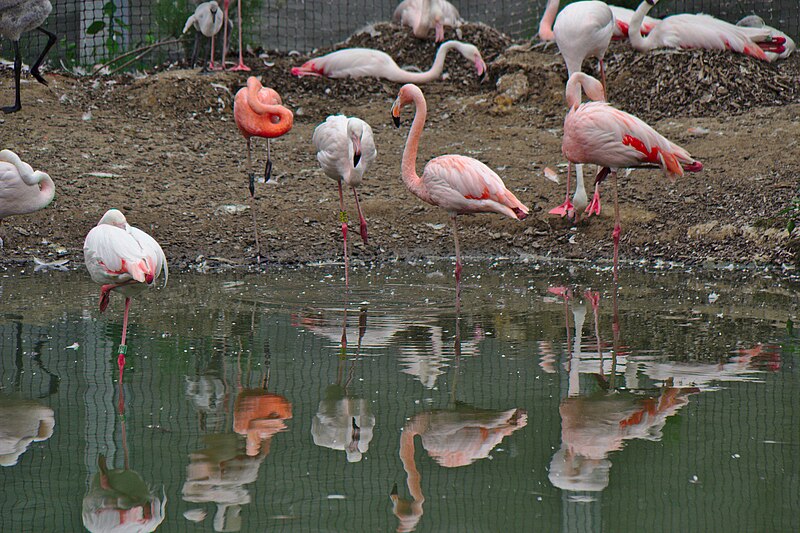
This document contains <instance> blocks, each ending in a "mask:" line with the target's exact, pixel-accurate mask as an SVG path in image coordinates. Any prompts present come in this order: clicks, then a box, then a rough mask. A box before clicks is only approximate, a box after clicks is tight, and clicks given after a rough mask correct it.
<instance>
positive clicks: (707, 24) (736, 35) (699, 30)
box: [650, 14, 771, 61]
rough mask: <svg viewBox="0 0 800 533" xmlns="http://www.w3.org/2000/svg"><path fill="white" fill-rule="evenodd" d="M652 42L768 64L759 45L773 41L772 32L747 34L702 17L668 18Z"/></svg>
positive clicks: (720, 22) (675, 16) (689, 15)
mask: <svg viewBox="0 0 800 533" xmlns="http://www.w3.org/2000/svg"><path fill="white" fill-rule="evenodd" d="M751 30H752V29H751ZM650 38H652V39H655V40H656V41H657V42H659V43H661V44H662V45H663V46H669V47H672V48H705V49H707V50H731V51H733V52H737V53H740V54H746V55H749V56H752V57H755V58H758V59H762V60H765V61H768V58H767V56H766V54H765V53H764V50H763V49H762V48H761V47H760V46H759V45H758V44H757V43H758V42H761V41H770V39H771V37H770V33H769V30H763V31H762V32H761V33H759V32H758V31H756V32H753V31H748V30H745V29H744V28H741V27H737V26H734V25H733V24H730V23H728V22H725V21H723V20H720V19H718V18H715V17H712V16H710V15H703V14H698V15H694V14H681V15H672V16H670V17H667V18H665V19H664V20H662V21H661V22H660V23H659V24H658V25H656V27H654V28H653V30H652V31H651V32H650Z"/></svg>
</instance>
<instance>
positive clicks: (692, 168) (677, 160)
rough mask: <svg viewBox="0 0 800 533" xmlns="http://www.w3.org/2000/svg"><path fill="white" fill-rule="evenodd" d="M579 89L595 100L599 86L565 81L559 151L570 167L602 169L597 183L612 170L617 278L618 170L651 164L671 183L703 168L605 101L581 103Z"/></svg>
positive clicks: (581, 78) (576, 78) (582, 78)
mask: <svg viewBox="0 0 800 533" xmlns="http://www.w3.org/2000/svg"><path fill="white" fill-rule="evenodd" d="M581 89H583V90H584V91H587V94H588V95H589V96H590V97H593V96H592V94H594V95H595V96H597V94H598V91H599V90H600V89H601V87H600V83H599V82H598V81H597V80H596V79H594V78H592V77H591V76H588V75H587V74H584V73H582V72H576V73H575V74H573V75H572V76H570V78H569V81H568V82H567V91H566V94H567V105H568V106H569V108H570V110H569V113H567V117H566V118H565V119H564V138H563V140H562V143H561V151H562V152H563V154H564V156H565V157H566V158H567V160H569V161H570V162H571V163H592V164H595V165H599V166H600V167H603V170H601V172H600V174H598V176H597V178H596V179H597V180H602V179H604V178H605V176H606V175H607V174H608V173H609V172H610V173H611V176H612V178H613V181H614V232H613V233H612V235H613V237H614V273H615V276H616V272H617V263H618V252H619V236H620V233H621V231H622V227H621V225H620V218H619V203H618V198H617V169H620V168H634V167H640V166H650V165H655V166H658V167H660V168H661V169H662V170H663V171H664V173H665V174H666V175H667V177H669V178H670V179H673V180H674V179H675V178H677V177H679V176H683V173H684V171H687V172H699V171H701V170H702V169H703V165H702V164H701V163H700V162H699V161H696V160H695V159H693V158H692V156H691V155H690V154H689V152H687V151H686V150H684V149H683V148H681V147H680V146H678V145H676V144H674V143H673V142H671V141H669V140H667V139H666V138H664V137H663V136H662V135H661V134H659V133H658V132H657V131H656V130H654V129H653V128H651V127H650V126H648V125H647V124H645V123H644V122H643V121H642V120H640V119H639V118H637V117H635V116H633V115H630V114H628V113H625V112H624V111H620V110H618V109H616V108H614V107H612V106H610V105H609V104H608V103H606V102H602V101H595V102H586V103H584V104H581Z"/></svg>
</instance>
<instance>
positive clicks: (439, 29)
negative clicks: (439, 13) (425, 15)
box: [435, 22, 444, 43]
mask: <svg viewBox="0 0 800 533" xmlns="http://www.w3.org/2000/svg"><path fill="white" fill-rule="evenodd" d="M435 33H436V42H437V43H440V42H442V41H444V26H443V25H442V23H441V22H437V23H436V30H435Z"/></svg>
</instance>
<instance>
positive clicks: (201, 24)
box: [183, 0, 225, 70]
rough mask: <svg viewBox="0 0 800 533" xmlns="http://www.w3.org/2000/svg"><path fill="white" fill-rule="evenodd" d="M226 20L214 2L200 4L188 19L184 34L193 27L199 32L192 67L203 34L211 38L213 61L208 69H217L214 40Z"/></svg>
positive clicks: (211, 60) (195, 42) (196, 37)
mask: <svg viewBox="0 0 800 533" xmlns="http://www.w3.org/2000/svg"><path fill="white" fill-rule="evenodd" d="M224 19H225V15H224V14H223V12H222V10H221V9H220V8H219V4H217V3H216V2H215V1H214V0H211V1H210V2H203V3H202V4H199V5H198V6H197V7H196V8H195V10H194V13H193V14H192V16H190V17H189V18H188V19H186V25H185V26H184V27H183V33H186V32H187V31H189V28H192V27H193V28H194V29H195V30H196V31H197V33H196V34H195V40H194V50H193V51H192V66H194V62H195V60H196V59H197V49H198V47H199V44H200V34H201V33H202V34H203V35H205V36H206V37H211V59H210V60H209V62H208V68H210V69H211V70H214V69H215V68H216V67H215V66H214V40H215V39H214V38H215V37H216V35H217V34H218V33H219V30H221V29H222V23H223V22H224ZM223 59H224V58H223Z"/></svg>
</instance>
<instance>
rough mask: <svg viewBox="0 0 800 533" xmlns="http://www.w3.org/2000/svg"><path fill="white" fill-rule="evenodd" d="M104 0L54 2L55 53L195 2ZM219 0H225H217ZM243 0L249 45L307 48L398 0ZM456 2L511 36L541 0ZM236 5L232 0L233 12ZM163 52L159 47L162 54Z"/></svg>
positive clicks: (168, 18) (181, 17)
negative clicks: (97, 25) (110, 9)
mask: <svg viewBox="0 0 800 533" xmlns="http://www.w3.org/2000/svg"><path fill="white" fill-rule="evenodd" d="M108 3H110V2H108V0H65V1H59V2H53V4H54V6H53V13H52V14H51V15H50V18H49V19H48V21H47V23H46V25H45V27H47V28H48V29H50V30H51V31H54V32H56V33H57V34H58V36H59V39H63V41H60V42H59V45H58V46H57V48H56V49H54V50H53V51H52V52H51V55H52V58H56V57H60V58H62V59H75V60H77V61H78V63H82V64H91V63H94V62H98V61H102V60H104V59H108V58H109V57H111V56H113V54H111V53H110V52H111V51H110V50H109V47H108V45H107V39H108V38H109V37H110V36H111V34H112V33H116V34H117V38H118V41H119V45H120V51H123V50H129V49H133V48H136V47H138V46H140V45H142V44H148V43H150V42H153V41H158V40H164V39H167V38H170V37H174V36H175V35H176V34H177V33H178V32H180V31H181V30H182V29H183V23H184V22H185V20H186V18H187V17H188V15H189V14H190V13H191V12H192V11H193V9H194V5H195V3H193V2H191V1H189V0H186V1H184V2H175V1H174V0H158V1H151V0H148V1H145V0H114V1H113V4H115V5H116V6H117V10H116V12H115V15H114V17H115V18H117V19H119V21H121V22H122V23H124V25H125V26H124V27H122V26H121V25H120V24H119V23H116V25H115V26H114V27H110V26H109V20H110V18H109V16H108V15H107V13H104V11H103V6H104V5H106V4H108ZM219 3H220V4H222V2H221V0H220V2H219ZM243 3H244V8H243V9H244V13H243V19H244V30H243V33H244V34H245V43H249V44H250V45H251V46H252V47H253V48H259V47H261V48H264V49H266V50H273V49H277V50H282V51H289V50H300V51H310V50H312V49H313V48H317V47H321V46H329V45H331V44H333V43H336V42H339V41H342V40H344V39H346V38H347V37H348V36H349V35H351V34H352V33H353V32H354V31H356V30H358V29H359V28H361V27H363V26H365V25H367V24H369V23H372V22H379V21H386V20H390V19H391V16H392V13H393V11H394V8H395V6H396V5H397V3H399V2H398V1H396V0H344V1H342V0H243ZM453 3H454V4H455V5H456V6H457V7H458V8H459V10H460V13H461V16H462V17H463V18H464V19H466V20H468V21H470V22H483V23H485V24H488V25H490V26H493V27H495V28H497V29H498V30H500V31H503V32H505V33H508V34H509V35H511V36H512V37H515V38H528V37H531V36H533V35H534V34H535V32H536V28H537V27H538V21H539V18H540V16H541V13H542V12H543V10H544V4H545V3H546V2H545V0H534V1H530V0H461V1H458V0H454V1H453ZM562 3H564V2H563V1H562ZM616 3H618V4H620V5H628V6H629V7H635V6H636V5H637V4H638V2H636V1H635V0H625V1H619V2H616ZM259 5H260V7H257V6H259ZM235 11H236V1H235V0H234V1H233V6H232V8H231V13H235ZM655 13H656V15H659V16H665V15H668V14H672V13H708V14H711V15H715V16H718V17H720V18H722V19H724V20H727V21H729V22H736V21H737V20H739V19H740V18H742V17H743V16H746V15H749V14H752V13H757V14H759V15H760V16H761V17H762V18H764V20H765V21H766V22H767V24H769V25H772V26H775V27H777V28H779V29H781V30H783V31H785V32H786V33H788V34H789V35H790V36H793V37H796V35H797V32H798V31H800V4H798V2H797V1H796V0H744V1H738V0H664V1H663V2H661V3H660V4H658V6H657V7H656V11H655ZM233 16H234V15H232V17H233ZM96 21H103V22H104V23H105V24H106V26H105V29H104V30H102V31H100V32H98V33H94V34H92V35H90V34H89V33H87V30H88V29H89V28H90V26H91V25H92V24H93V23H94V22H96ZM235 31H236V29H235V26H234V32H235ZM234 39H235V36H234ZM44 42H45V40H44V38H43V37H41V36H40V35H39V34H38V32H34V33H30V34H27V35H26V36H24V37H23V44H24V45H25V46H32V47H33V48H36V49H40V48H41V47H42V46H43V45H44ZM235 42H236V41H235V40H233V41H232V43H235ZM0 47H2V48H0V50H2V52H3V55H4V56H8V55H9V54H10V50H11V48H10V46H9V44H8V43H7V42H6V43H2V44H0ZM181 53H182V52H181V51H180V50H179V49H177V48H173V49H172V50H171V52H170V54H171V56H172V57H173V58H174V57H177V56H179V55H180V54H181ZM26 57H28V56H27V55H26ZM163 58H164V56H163V55H162V56H161V57H160V59H163ZM150 60H159V53H155V54H153V55H152V56H150Z"/></svg>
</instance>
